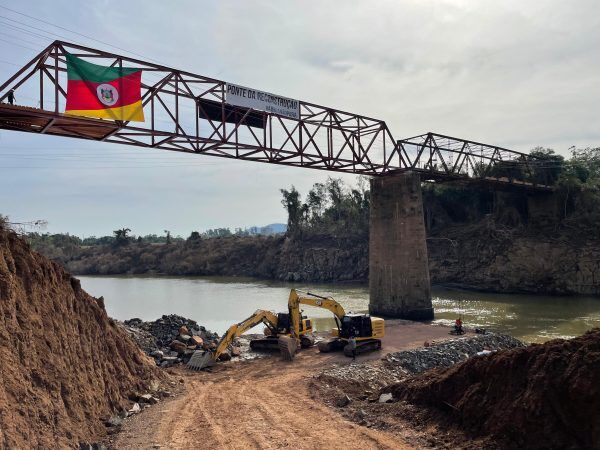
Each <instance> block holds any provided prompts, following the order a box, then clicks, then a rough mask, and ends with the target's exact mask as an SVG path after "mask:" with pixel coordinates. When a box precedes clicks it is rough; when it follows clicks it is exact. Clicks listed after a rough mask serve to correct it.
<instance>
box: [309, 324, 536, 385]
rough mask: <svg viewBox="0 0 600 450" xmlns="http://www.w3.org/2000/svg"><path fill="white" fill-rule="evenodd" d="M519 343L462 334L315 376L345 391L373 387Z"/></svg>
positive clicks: (492, 336) (500, 337) (493, 336)
mask: <svg viewBox="0 0 600 450" xmlns="http://www.w3.org/2000/svg"><path fill="white" fill-rule="evenodd" d="M523 346H525V344H523V342H521V341H519V340H518V339H515V338H513V337H511V336H506V335H500V334H485V335H479V336H465V337H459V338H455V339H451V340H446V341H443V342H439V343H435V342H434V343H432V344H431V345H429V346H428V347H422V348H417V349H414V350H405V351H401V352H395V353H388V354H387V355H385V356H384V357H383V364H372V363H352V364H351V365H350V366H348V365H347V364H336V365H334V366H333V367H331V368H328V369H326V370H324V371H322V372H321V373H319V374H318V375H316V376H315V377H316V379H318V380H320V382H321V383H322V384H330V385H336V384H337V383H342V384H343V385H344V389H345V391H346V392H351V391H354V390H356V392H358V391H362V390H365V389H366V390H373V391H375V390H378V389H380V388H381V387H383V386H386V385H389V384H392V383H396V382H398V381H400V380H402V379H403V378H405V377H406V376H408V375H412V374H416V373H420V372H424V371H426V370H429V369H433V368H435V367H449V366H452V365H454V364H456V363H458V362H461V361H464V360H466V359H468V358H470V357H472V356H476V355H477V354H478V353H482V352H486V351H495V350H502V349H508V348H516V347H523ZM486 353H487V352H486Z"/></svg>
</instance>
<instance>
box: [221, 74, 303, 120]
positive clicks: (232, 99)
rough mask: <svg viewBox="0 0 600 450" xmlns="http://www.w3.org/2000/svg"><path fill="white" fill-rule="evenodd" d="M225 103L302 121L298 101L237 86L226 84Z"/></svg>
mask: <svg viewBox="0 0 600 450" xmlns="http://www.w3.org/2000/svg"><path fill="white" fill-rule="evenodd" d="M225 102H227V103H229V104H230V105H235V106H243V107H245V108H252V109H257V110H260V111H266V112H270V113H273V114H278V115H280V116H285V117H289V118H291V119H300V103H299V102H298V100H293V99H291V98H286V97H281V96H280V95H274V94H269V93H268V92H263V91H257V90H256V89H251V88H247V87H244V86H238V85H237V84H231V83H227V84H226V95H225Z"/></svg>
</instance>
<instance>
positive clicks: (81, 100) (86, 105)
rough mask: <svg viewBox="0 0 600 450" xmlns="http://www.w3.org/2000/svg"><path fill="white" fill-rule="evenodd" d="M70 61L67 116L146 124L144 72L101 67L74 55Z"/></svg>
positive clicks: (68, 56) (68, 61)
mask: <svg viewBox="0 0 600 450" xmlns="http://www.w3.org/2000/svg"><path fill="white" fill-rule="evenodd" d="M66 59H67V78H68V83H67V106H66V108H65V113H66V114H72V115H76V116H86V117H96V118H100V119H111V120H120V121H133V122H143V121H144V109H143V106H142V97H141V85H142V71H141V69H135V68H129V67H113V66H110V67H105V66H100V65H97V64H93V63H90V62H87V61H84V60H83V59H81V58H78V57H76V56H73V55H71V54H67V55H66Z"/></svg>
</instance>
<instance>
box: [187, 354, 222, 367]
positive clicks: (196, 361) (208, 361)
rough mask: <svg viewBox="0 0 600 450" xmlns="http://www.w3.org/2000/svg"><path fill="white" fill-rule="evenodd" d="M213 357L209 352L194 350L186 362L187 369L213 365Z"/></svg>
mask: <svg viewBox="0 0 600 450" xmlns="http://www.w3.org/2000/svg"><path fill="white" fill-rule="evenodd" d="M214 364H215V359H214V358H213V354H212V353H211V352H206V351H202V350H196V351H195V352H194V353H193V354H192V357H191V358H190V360H189V361H188V363H187V367H188V369H192V370H202V369H205V368H206V367H210V366H214Z"/></svg>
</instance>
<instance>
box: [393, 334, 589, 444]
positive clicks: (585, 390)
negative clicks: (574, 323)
mask: <svg viewBox="0 0 600 450" xmlns="http://www.w3.org/2000/svg"><path fill="white" fill-rule="evenodd" d="M386 391H391V392H392V393H393V394H394V397H395V398H399V399H402V400H407V401H408V402H410V403H413V404H416V405H421V406H427V407H429V409H430V411H431V412H432V415H431V417H432V418H434V419H435V420H436V421H440V420H441V421H442V422H444V421H446V423H447V424H451V423H455V422H456V421H458V422H459V423H460V424H461V425H462V427H463V428H464V429H465V430H466V431H468V432H470V433H472V435H473V436H474V437H484V436H488V437H490V438H492V439H493V440H494V441H496V442H498V443H502V444H500V446H501V447H507V448H536V449H537V448H585V449H587V448H600V329H595V330H592V331H590V332H588V333H586V334H584V335H583V336H580V337H577V338H575V339H571V340H554V341H550V342H547V343H545V344H542V345H531V346H529V347H525V348H519V349H514V350H508V351H503V352H499V353H498V354H495V355H490V356H486V357H475V358H471V359H469V360H468V361H466V362H464V363H463V364H459V365H457V366H454V367H452V368H450V369H434V370H432V371H430V372H427V373H425V374H422V375H420V376H416V377H414V378H411V379H409V380H407V381H404V382H401V383H398V384H396V385H394V386H392V387H391V388H387V389H386Z"/></svg>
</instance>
